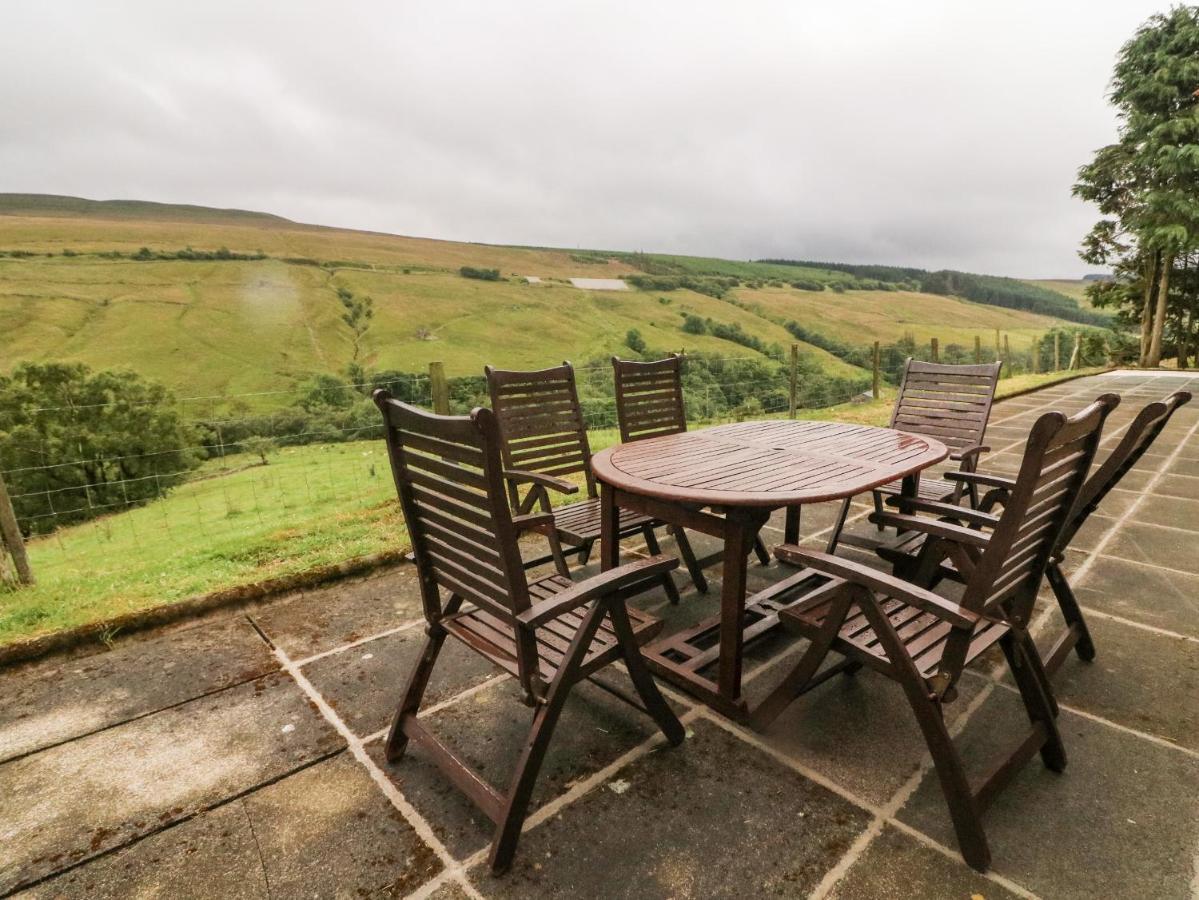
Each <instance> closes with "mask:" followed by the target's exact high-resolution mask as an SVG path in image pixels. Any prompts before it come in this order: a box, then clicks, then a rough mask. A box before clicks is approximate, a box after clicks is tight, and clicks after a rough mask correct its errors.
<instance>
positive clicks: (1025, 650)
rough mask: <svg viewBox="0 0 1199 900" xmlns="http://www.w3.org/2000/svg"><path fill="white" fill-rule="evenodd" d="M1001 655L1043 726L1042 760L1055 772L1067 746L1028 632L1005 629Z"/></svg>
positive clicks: (1037, 722) (1063, 763) (1030, 713)
mask: <svg viewBox="0 0 1199 900" xmlns="http://www.w3.org/2000/svg"><path fill="white" fill-rule="evenodd" d="M1000 646H1001V647H1002V648H1003V653H1004V656H1006V657H1007V662H1008V667H1009V668H1010V669H1011V670H1012V677H1013V678H1015V680H1016V687H1017V688H1019V690H1020V697H1021V699H1022V700H1023V701H1024V709H1025V711H1026V712H1027V713H1028V718H1029V720H1030V721H1031V722H1032V723H1033V725H1040V726H1041V727H1042V728H1044V729H1045V743H1044V744H1042V745H1041V760H1042V761H1043V762H1044V763H1045V767H1046V768H1047V769H1050V770H1051V771H1054V772H1061V771H1063V770H1064V769H1065V768H1066V748H1065V746H1064V745H1063V744H1062V736H1061V733H1060V732H1059V731H1058V728H1057V718H1056V715H1057V711H1056V709H1055V703H1054V702H1051V700H1050V697H1051V696H1052V694H1050V693H1049V692H1048V691H1049V683H1048V679H1047V678H1046V677H1045V674H1044V670H1043V669H1042V668H1041V666H1040V657H1039V656H1038V655H1037V648H1036V646H1035V645H1034V644H1033V643H1032V638H1031V637H1029V635H1028V632H1027V631H1023V630H1021V631H1019V632H1017V631H1015V630H1014V629H1013V630H1012V631H1010V632H1008V634H1007V635H1005V636H1004V638H1003V640H1002V641H1000Z"/></svg>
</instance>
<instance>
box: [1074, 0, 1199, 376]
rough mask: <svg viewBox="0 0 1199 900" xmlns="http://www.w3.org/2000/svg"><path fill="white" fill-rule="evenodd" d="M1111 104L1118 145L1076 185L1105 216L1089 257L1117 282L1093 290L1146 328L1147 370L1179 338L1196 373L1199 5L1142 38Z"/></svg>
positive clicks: (1149, 26)
mask: <svg viewBox="0 0 1199 900" xmlns="http://www.w3.org/2000/svg"><path fill="white" fill-rule="evenodd" d="M1111 101H1112V103H1113V104H1114V105H1115V107H1116V109H1117V112H1118V115H1119V119H1120V126H1119V132H1118V135H1117V141H1116V142H1115V143H1114V144H1109V145H1108V146H1106V147H1103V148H1101V149H1099V150H1098V151H1097V152H1096V153H1095V157H1094V159H1092V161H1091V162H1090V163H1088V164H1087V165H1085V166H1083V167H1082V168H1081V169H1080V170H1079V173H1078V183H1077V184H1075V186H1074V193H1075V195H1076V196H1079V197H1081V198H1083V199H1085V200H1090V201H1092V202H1094V203H1095V204H1096V205H1097V206H1098V207H1099V211H1100V213H1101V214H1102V215H1103V216H1104V218H1102V219H1101V220H1100V221H1099V222H1098V223H1096V225H1095V226H1094V227H1093V228H1092V229H1091V231H1090V233H1089V234H1088V235H1087V236H1086V238H1085V239H1084V241H1083V249H1082V251H1081V254H1080V255H1081V256H1082V258H1083V259H1084V260H1086V261H1087V262H1089V263H1092V264H1104V265H1111V266H1112V268H1113V270H1114V272H1115V274H1116V276H1117V278H1116V280H1115V281H1114V282H1111V283H1099V284H1096V285H1093V286H1092V287H1091V288H1090V289H1089V291H1090V294H1091V297H1092V299H1093V301H1094V302H1095V303H1096V304H1097V305H1104V306H1111V307H1115V308H1116V309H1117V310H1118V311H1119V313H1120V316H1121V318H1123V319H1124V320H1125V321H1127V322H1130V323H1136V324H1139V325H1140V329H1141V354H1140V361H1141V364H1142V365H1146V366H1156V365H1158V364H1160V362H1161V359H1162V356H1163V353H1164V350H1165V348H1166V346H1167V337H1168V336H1170V335H1171V334H1172V336H1173V346H1174V348H1175V350H1176V352H1177V354H1178V355H1179V363H1180V365H1186V364H1187V356H1188V355H1189V353H1190V352H1191V348H1192V347H1195V346H1196V337H1195V335H1196V325H1197V324H1199V323H1197V322H1196V314H1197V313H1199V308H1197V307H1199V295H1197V294H1196V288H1197V287H1199V284H1197V283H1196V279H1195V278H1194V277H1193V276H1190V275H1189V272H1190V270H1191V269H1192V268H1193V267H1192V265H1191V258H1192V256H1193V255H1194V254H1195V253H1196V252H1197V251H1199V7H1193V6H1178V7H1175V8H1174V9H1172V10H1171V11H1170V12H1169V13H1165V14H1159V15H1155V16H1153V17H1151V18H1150V19H1149V20H1148V21H1147V22H1146V23H1145V24H1144V25H1142V26H1141V28H1139V29H1138V30H1137V32H1136V34H1135V35H1133V37H1132V39H1131V40H1129V41H1128V43H1126V44H1125V45H1124V46H1123V48H1121V50H1120V54H1119V56H1118V57H1117V60H1116V67H1115V73H1114V75H1113V78H1112V91H1111Z"/></svg>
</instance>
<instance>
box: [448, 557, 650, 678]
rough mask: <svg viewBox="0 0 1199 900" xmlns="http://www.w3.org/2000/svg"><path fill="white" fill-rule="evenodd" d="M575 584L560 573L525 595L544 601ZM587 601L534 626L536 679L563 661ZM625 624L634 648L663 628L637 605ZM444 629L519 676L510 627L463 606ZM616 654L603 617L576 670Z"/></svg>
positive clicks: (552, 672)
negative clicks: (630, 630) (633, 640)
mask: <svg viewBox="0 0 1199 900" xmlns="http://www.w3.org/2000/svg"><path fill="white" fill-rule="evenodd" d="M573 585H574V582H572V581H571V580H570V579H569V578H564V577H562V576H561V575H549V576H547V577H545V578H542V579H539V580H538V581H534V582H531V583H530V584H529V599H530V601H531V602H533V603H538V602H540V601H541V600H547V599H549V598H550V597H553V596H554V595H555V594H558V593H560V592H562V591H564V590H566V589H567V588H569V587H573ZM591 607H592V604H590V603H589V604H586V605H584V606H579V607H577V608H575V609H573V610H571V611H570V612H567V613H564V614H563V615H561V616H559V617H558V618H556V619H552V620H551V621H549V622H546V623H545V624H544V625H542V626H540V627H539V628H538V629H537V632H536V634H537V656H538V661H539V668H540V670H541V677H542V678H543V679H544V680H545V681H547V682H548V681H551V680H552V679H553V677H554V675H555V673H556V672H557V671H558V668H559V667H560V666H561V665H562V658H563V656H565V654H566V651H567V649H568V648H569V647H570V642H571V641H572V640H574V636H575V633H576V632H577V631H578V630H579V628H580V627H581V626H582V624H583V620H584V619H585V618H586V616H587V613H588V612H589V611H590V609H591ZM627 609H628V613H629V622H630V623H631V624H632V626H633V637H634V638H635V639H636V641H637V645H638V646H642V645H643V644H645V643H646V642H647V641H650V640H652V639H653V638H654V637H655V636H656V635H657V634H658V632H660V631H661V630H662V620H661V619H658V618H656V617H654V616H651V615H650V614H649V613H645V612H642V611H641V610H639V609H637V608H636V607H633V606H629V607H627ZM442 624H443V625H444V626H445V629H446V631H448V632H449V633H450V634H452V635H454V636H455V637H456V638H458V639H459V640H461V641H462V642H463V643H465V644H467V645H468V646H470V647H471V648H472V649H473V650H475V651H476V652H478V653H479V654H480V655H482V656H484V657H486V658H487V659H489V660H491V662H493V663H494V664H495V665H497V666H499V667H500V668H501V669H503V670H504V671H506V672H508V673H509V674H510V675H512V676H518V675H519V667H518V665H517V659H516V639H515V637H514V635H513V630H512V626H511V625H509V624H507V623H506V622H504V621H503V620H501V619H499V618H497V617H496V616H494V615H492V614H491V613H489V612H487V611H486V610H482V609H474V608H472V609H468V610H464V611H463V612H459V613H455V614H454V615H452V616H447V617H446V618H444V619H442ZM619 656H620V646H619V644H618V643H617V640H616V634H615V632H613V630H612V621H611V620H610V619H609V618H607V617H605V618H604V620H603V622H601V623H600V626H599V629H598V630H597V631H596V633H595V637H594V638H593V639H592V641H591V647H590V649H589V650H588V651H587V656H586V658H585V659H584V662H583V665H582V668H581V672H582V674H583V675H586V674H588V673H589V672H591V671H594V670H596V669H599V668H602V667H603V666H605V665H607V664H608V663H609V662H611V661H612V660H614V659H616V658H617V657H619Z"/></svg>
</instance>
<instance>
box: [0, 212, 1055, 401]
mask: <svg viewBox="0 0 1199 900" xmlns="http://www.w3.org/2000/svg"><path fill="white" fill-rule="evenodd" d="M141 248H147V250H145V251H142V249H141ZM185 248H192V249H193V250H195V251H200V252H199V253H196V254H188V255H189V256H205V255H207V256H209V257H211V256H213V252H214V251H218V250H221V249H222V248H224V250H223V251H222V255H223V256H225V257H229V258H220V259H214V258H207V259H204V258H199V259H195V258H187V259H178V258H174V257H175V254H176V253H177V252H178V251H181V250H184V249H185ZM139 251H140V256H143V257H145V258H135V257H137V256H139ZM239 255H251V256H261V257H263V258H249V259H243V258H232V257H237V256H239ZM462 266H472V267H476V268H485V269H498V270H499V272H500V275H501V280H499V281H494V282H492V281H479V280H472V279H467V278H463V277H462V276H461V275H459V274H458V270H459V268H460V267H462ZM639 273H642V275H644V273H649V275H644V277H645V278H647V279H648V281H647V283H648V284H650V285H651V287H650V289H645V290H642V289H634V290H630V291H627V292H598V291H586V290H579V289H576V288H574V287H571V286H569V285H568V284H567V283H566V281H565V279H566V278H568V277H571V276H590V277H597V276H599V277H629V276H633V277H637V276H638V274H639ZM663 273H668V276H664V275H663ZM525 275H535V276H538V277H540V278H541V279H542V283H540V284H527V283H525V282H524V279H523V278H522V277H521V276H525ZM851 278H852V276H851V275H849V274H847V273H845V272H842V271H837V270H834V269H824V268H819V267H816V266H808V267H800V266H794V265H774V264H770V263H752V262H741V261H728V260H718V259H705V258H700V257H680V256H668V255H658V254H651V255H645V254H632V253H609V252H606V251H594V250H591V251H567V250H555V249H550V248H533V247H502V246H491V245H478V244H465V243H454V242H449V241H439V240H432V239H426V238H412V237H402V236H396V235H387V234H379V233H372V232H361V231H350V230H342V229H333V228H324V227H319V226H312V225H303V224H298V223H295V222H291V221H289V220H287V219H283V218H281V217H278V216H271V215H266V214H260V213H253V212H247V211H242V210H215V209H207V208H205V207H193V206H174V205H162V204H152V203H141V202H133V201H113V202H95V201H84V200H77V199H74V198H65V197H52V196H46V195H11V194H7V195H6V194H0V334H3V335H4V337H3V339H2V341H3V347H2V349H3V366H2V368H5V369H7V368H8V367H9V366H10V365H12V364H14V363H17V362H20V361H23V360H72V361H82V362H86V363H88V364H90V365H92V366H94V367H106V366H113V365H117V364H127V365H129V366H131V367H133V368H134V369H136V370H138V371H139V372H142V373H143V374H146V375H149V376H152V377H155V378H158V379H160V380H162V381H164V382H165V383H167V384H168V385H170V386H171V387H173V388H175V389H176V390H177V391H178V392H179V393H180V394H182V395H184V396H197V395H202V396H212V395H222V396H229V395H232V394H251V393H257V392H262V393H261V396H259V397H254V398H247V401H248V402H249V404H250V405H251V406H254V407H259V408H261V407H269V406H271V405H273V404H276V403H278V402H280V401H279V398H278V395H277V394H270V393H266V392H272V391H275V392H277V391H286V390H287V389H288V388H290V387H294V386H295V385H296V384H297V383H299V382H300V381H301V380H303V379H304V378H305V377H307V376H309V375H311V374H314V373H318V372H336V373H340V372H344V371H345V369H346V367H347V365H348V364H349V363H350V362H351V361H352V360H353V359H354V346H353V339H352V334H351V331H350V329H349V327H348V326H347V325H346V324H345V323H344V322H343V321H342V318H341V317H342V314H343V312H344V310H343V308H342V305H341V302H340V301H339V298H338V291H339V290H340V291H343V292H345V291H349V292H350V293H352V294H353V295H355V296H370V297H371V298H372V299H373V301H374V309H375V316H374V319H373V320H372V321H371V324H370V327H369V329H368V331H367V332H366V334H365V335H364V337H363V339H362V341H361V347H360V352H359V356H358V362H359V363H361V364H362V365H364V366H367V367H368V368H377V369H396V370H400V371H413V372H415V371H421V370H423V369H424V368H425V367H426V366H427V364H428V363H429V362H430V361H433V360H441V361H443V362H445V363H446V368H447V371H448V372H449V374H450V375H469V374H478V373H479V372H480V370H481V369H482V366H483V365H484V364H486V363H491V364H494V365H499V366H511V367H534V366H544V365H550V364H553V363H555V362H557V361H559V360H561V359H564V358H569V359H572V360H575V361H586V360H594V359H603V358H604V357H606V356H608V355H610V354H612V353H620V352H629V351H628V348H627V347H626V346H625V340H626V335H627V333H628V331H629V330H630V329H636V330H637V331H639V332H640V334H641V336H642V338H643V339H644V341H645V343H646V345H647V346H648V348H649V349H650V350H651V351H667V350H675V349H679V348H685V349H687V350H688V351H702V352H705V353H711V354H716V355H723V356H746V355H748V356H758V355H760V354H759V353H758V351H757V350H755V349H754V345H755V344H756V346H759V347H762V348H767V349H768V348H771V347H786V346H787V345H789V344H791V343H793V342H794V341H795V338H794V337H793V336H792V335H791V334H790V333H789V332H788V331H787V330H786V328H785V327H784V325H785V324H786V323H787V322H788V321H791V320H795V321H798V322H800V323H801V324H802V325H803V326H804V327H805V328H807V329H808V330H809V331H812V332H817V333H819V334H820V335H823V336H825V337H827V338H829V339H832V340H835V341H839V342H841V343H848V344H851V345H854V346H862V345H865V344H867V343H869V342H870V341H872V340H876V339H877V340H881V341H883V342H884V343H891V342H895V341H897V340H899V339H900V338H902V337H903V336H904V335H905V333H907V334H910V335H912V336H913V337H914V338H915V339H916V340H918V341H920V342H924V341H926V340H927V339H928V338H929V337H932V336H937V337H939V338H940V340H941V343H942V345H943V346H944V345H946V344H949V343H958V344H961V345H963V346H971V345H972V344H973V340H974V336H975V335H976V334H978V335H980V336H981V337H982V340H983V343H984V346H988V347H989V346H991V345H992V343H993V341H994V330H995V329H996V328H999V329H1002V330H1003V331H1004V332H1007V333H1009V334H1010V336H1011V341H1012V343H1013V345H1014V347H1021V346H1025V345H1026V344H1027V343H1028V342H1029V341H1030V340H1031V338H1032V337H1033V336H1034V335H1035V334H1037V333H1040V332H1043V331H1045V330H1047V329H1048V328H1051V327H1053V326H1054V325H1056V324H1061V323H1060V320H1057V319H1054V318H1051V317H1048V316H1041V315H1035V314H1032V313H1027V312H1023V311H1020V310H1014V309H1004V308H1001V307H996V306H983V305H980V304H977V303H968V302H964V301H962V300H959V299H956V298H954V297H947V296H941V295H933V294H922V293H919V292H913V291H866V290H845V291H844V292H834V291H833V290H824V291H816V290H801V289H797V288H795V287H792V286H790V284H791V283H793V282H796V281H797V280H802V282H816V283H818V284H815V285H814V286H817V287H818V286H820V284H830V285H831V284H833V283H836V282H841V284H839V285H838V289H839V290H840V289H842V288H844V286H845V285H846V284H850V283H852V282H851V281H850V279H851ZM721 279H737V280H738V281H739V282H740V283H739V284H738V286H736V287H731V288H728V287H727V283H726V282H722V281H721ZM680 282H681V284H680ZM808 286H812V285H808ZM689 288H691V289H689ZM722 292H723V296H712V294H721V293H722ZM686 315H692V316H696V317H699V318H700V319H705V320H710V321H711V322H712V323H716V324H718V325H722V326H726V327H730V328H731V327H736V328H738V329H739V333H740V334H741V335H742V336H744V338H745V339H743V340H739V341H738V340H730V339H727V338H722V337H716V336H714V335H713V334H712V333H710V330H711V329H709V333H705V334H694V333H688V332H685V331H683V329H682V324H683V321H684V316H686ZM747 343H749V344H750V346H746V344H747ZM800 346H801V352H802V354H803V355H804V357H805V358H806V359H807V360H808V362H809V363H811V364H815V365H818V366H819V368H820V369H822V370H823V371H825V372H826V373H827V374H829V375H830V376H836V377H842V378H847V377H848V378H854V377H860V376H863V375H864V374H865V373H863V372H862V370H860V369H857V368H856V367H854V366H850V365H848V364H847V363H845V362H843V361H841V360H840V359H838V358H836V357H834V356H832V355H831V354H829V353H828V352H826V351H825V350H822V349H820V348H818V347H816V346H812V345H810V344H806V343H802V342H801V345H800Z"/></svg>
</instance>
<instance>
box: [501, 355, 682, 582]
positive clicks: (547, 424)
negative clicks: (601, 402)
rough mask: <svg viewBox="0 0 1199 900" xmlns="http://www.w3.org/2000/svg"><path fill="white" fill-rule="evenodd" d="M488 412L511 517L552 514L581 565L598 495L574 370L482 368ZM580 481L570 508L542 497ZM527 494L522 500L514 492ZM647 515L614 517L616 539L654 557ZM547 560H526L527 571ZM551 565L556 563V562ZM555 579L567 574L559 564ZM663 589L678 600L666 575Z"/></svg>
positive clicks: (592, 537) (594, 530) (569, 490)
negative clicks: (498, 440) (631, 541)
mask: <svg viewBox="0 0 1199 900" xmlns="http://www.w3.org/2000/svg"><path fill="white" fill-rule="evenodd" d="M484 371H485V372H486V373H487V388H488V391H489V392H490V394H491V408H492V409H493V410H494V411H495V415H496V418H497V420H498V421H499V427H500V434H501V435H502V438H503V451H502V452H503V459H504V466H505V471H504V477H505V479H506V480H507V483H508V492H509V496H510V498H511V502H512V506H513V508H514V509H515V510H516V511H517V513H518V514H521V515H523V514H525V513H528V512H530V511H531V510H533V509H540V510H541V511H542V512H545V513H548V514H550V515H552V516H553V519H554V525H555V526H556V528H557V531H558V539H559V540H560V541H561V542H562V543H563V544H566V545H567V547H568V549H567V550H566V552H567V553H574V554H578V558H579V561H580V562H582V563H586V562H587V560H588V558H589V557H590V556H591V549H592V547H594V546H595V542H596V541H598V540H599V536H600V502H599V492H598V491H597V490H596V487H595V476H594V475H593V474H592V472H591V443H590V442H589V441H588V439H587V429H586V426H585V425H584V423H583V411H582V409H581V408H580V406H579V393H578V389H577V387H576V385H575V372H574V367H573V366H572V365H571V364H570V363H568V362H564V363H563V364H562V365H560V366H555V367H554V368H552V369H542V370H540V371H537V372H514V371H505V370H503V369H493V368H492V367H491V366H486V367H485V369H484ZM569 475H576V476H577V475H582V476H583V479H584V485H585V487H586V493H587V497H586V499H584V500H581V501H579V502H577V503H567V504H564V505H562V506H553V505H552V504H551V503H550V498H549V492H550V491H551V490H552V491H558V492H560V493H563V494H577V493H578V492H579V488H578V485H576V484H574V483H572V482H570V481H567V480H566V477H565V476H569ZM521 487H526V488H527V491H526V493H525V495H524V497H523V498H522V497H521V495H520V488H521ZM664 525H665V523H663V522H659V521H657V520H655V519H652V518H650V517H649V516H644V515H641V514H640V513H633V512H629V511H627V510H621V512H620V529H619V536H620V537H621V538H626V537H630V536H632V535H636V534H640V535H641V536H642V537H644V539H645V544H646V547H647V548H648V549H649V552H650V553H651V554H655V555H656V554H658V553H660V552H661V547H660V546H659V544H658V538H657V535H656V534H655V533H654V529H655V528H660V527H663V526H664ZM550 559H552V556H546V557H542V558H540V559H534V560H530V561H528V562H527V563H526V565H528V566H529V567H530V568H532V567H533V566H537V565H541V564H542V563H545V562H548V561H550ZM556 562H557V561H556ZM558 565H559V571H560V573H561V574H566V573H565V571H564V570H563V569H562V568H561V565H562V564H561V563H560V562H559V563H558ZM662 585H663V587H664V588H665V590H666V595H667V597H669V599H670V602H671V603H678V602H679V592H678V588H676V587H675V584H674V580H673V579H672V578H671V577H670V575H663V576H662Z"/></svg>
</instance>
